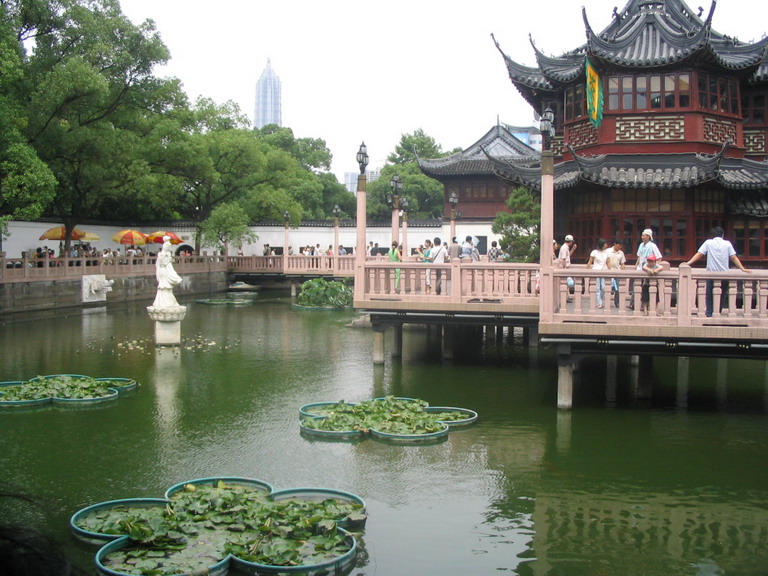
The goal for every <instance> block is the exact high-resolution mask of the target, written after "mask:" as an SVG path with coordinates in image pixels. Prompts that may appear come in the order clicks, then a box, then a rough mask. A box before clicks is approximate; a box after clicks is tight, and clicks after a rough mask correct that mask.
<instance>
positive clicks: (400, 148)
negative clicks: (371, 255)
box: [366, 129, 444, 219]
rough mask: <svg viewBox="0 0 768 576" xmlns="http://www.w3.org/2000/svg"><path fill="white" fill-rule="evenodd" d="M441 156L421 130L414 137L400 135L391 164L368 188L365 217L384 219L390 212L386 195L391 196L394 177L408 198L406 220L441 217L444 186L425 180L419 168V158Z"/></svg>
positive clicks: (389, 157)
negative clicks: (397, 179) (407, 217)
mask: <svg viewBox="0 0 768 576" xmlns="http://www.w3.org/2000/svg"><path fill="white" fill-rule="evenodd" d="M443 155H444V154H443V153H442V152H441V148H440V145H439V144H437V143H435V139H434V138H432V137H431V136H428V135H426V134H425V133H424V131H423V130H422V129H418V130H416V132H414V133H413V134H403V135H402V136H401V137H400V143H399V144H398V145H397V146H396V147H395V151H394V152H393V153H392V154H390V155H389V156H387V161H388V162H390V164H387V165H385V166H384V167H383V168H382V169H381V174H380V176H379V178H378V180H375V181H374V182H371V183H369V184H368V201H367V203H366V207H367V212H368V216H370V217H372V218H378V219H387V218H389V217H390V215H391V213H392V212H391V208H390V207H389V205H388V204H387V201H386V198H387V194H388V193H390V192H391V188H390V180H391V179H392V176H394V175H395V174H397V175H398V176H399V177H400V181H401V182H402V194H401V195H402V196H403V197H406V198H408V205H409V217H411V218H439V217H441V216H442V214H443V185H442V184H441V183H440V182H438V181H437V180H435V179H434V178H430V177H429V176H425V175H424V173H423V172H422V171H421V169H420V168H419V165H418V158H439V157H441V156H443Z"/></svg>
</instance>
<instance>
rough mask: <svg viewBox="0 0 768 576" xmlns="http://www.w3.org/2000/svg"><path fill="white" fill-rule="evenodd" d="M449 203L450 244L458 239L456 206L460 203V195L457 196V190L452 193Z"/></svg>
mask: <svg viewBox="0 0 768 576" xmlns="http://www.w3.org/2000/svg"><path fill="white" fill-rule="evenodd" d="M448 202H450V203H451V237H450V238H449V239H448V242H449V243H450V242H453V239H454V238H455V237H456V205H457V204H458V203H459V195H458V194H456V190H454V191H453V192H451V195H450V196H449V197H448Z"/></svg>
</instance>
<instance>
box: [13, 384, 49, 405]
mask: <svg viewBox="0 0 768 576" xmlns="http://www.w3.org/2000/svg"><path fill="white" fill-rule="evenodd" d="M24 384H26V382H25V381H24V380H13V381H10V382H0V407H5V408H24V407H27V406H39V405H41V404H50V403H51V396H50V395H49V394H46V393H41V392H39V391H33V390H23V389H22V386H23V385H24Z"/></svg>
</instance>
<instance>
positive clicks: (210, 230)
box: [200, 202, 258, 250]
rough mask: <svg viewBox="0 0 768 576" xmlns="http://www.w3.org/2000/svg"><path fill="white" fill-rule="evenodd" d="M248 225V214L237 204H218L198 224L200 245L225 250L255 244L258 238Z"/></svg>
mask: <svg viewBox="0 0 768 576" xmlns="http://www.w3.org/2000/svg"><path fill="white" fill-rule="evenodd" d="M248 223H249V222H248V214H246V212H245V210H243V209H242V208H241V207H240V206H239V205H238V204H235V203H233V202H229V203H224V204H219V205H218V206H217V207H216V208H214V209H213V211H212V212H211V215H210V216H209V217H208V218H207V219H206V220H205V221H204V222H202V223H201V224H200V234H201V237H202V245H203V246H210V247H212V248H215V249H217V250H226V249H227V247H228V246H236V247H237V248H240V247H242V246H243V244H246V243H251V242H255V241H256V240H257V238H258V237H257V236H256V234H254V233H253V232H252V231H251V229H250V228H249V227H248Z"/></svg>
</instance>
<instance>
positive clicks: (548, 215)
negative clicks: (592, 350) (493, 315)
mask: <svg viewBox="0 0 768 576" xmlns="http://www.w3.org/2000/svg"><path fill="white" fill-rule="evenodd" d="M539 127H540V130H541V148H542V149H541V223H540V225H539V263H540V265H541V272H540V274H541V278H540V286H541V289H540V294H539V298H540V303H541V304H540V318H541V320H542V321H546V319H547V318H548V319H549V320H551V315H552V312H553V309H552V303H553V294H552V290H553V278H552V257H553V253H552V244H551V242H552V238H554V229H555V226H554V203H555V201H554V195H555V176H554V159H553V156H552V139H553V137H554V135H555V115H554V113H553V112H552V109H551V108H550V107H549V106H547V108H546V109H545V110H544V113H543V114H542V115H541V123H540V125H539Z"/></svg>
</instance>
